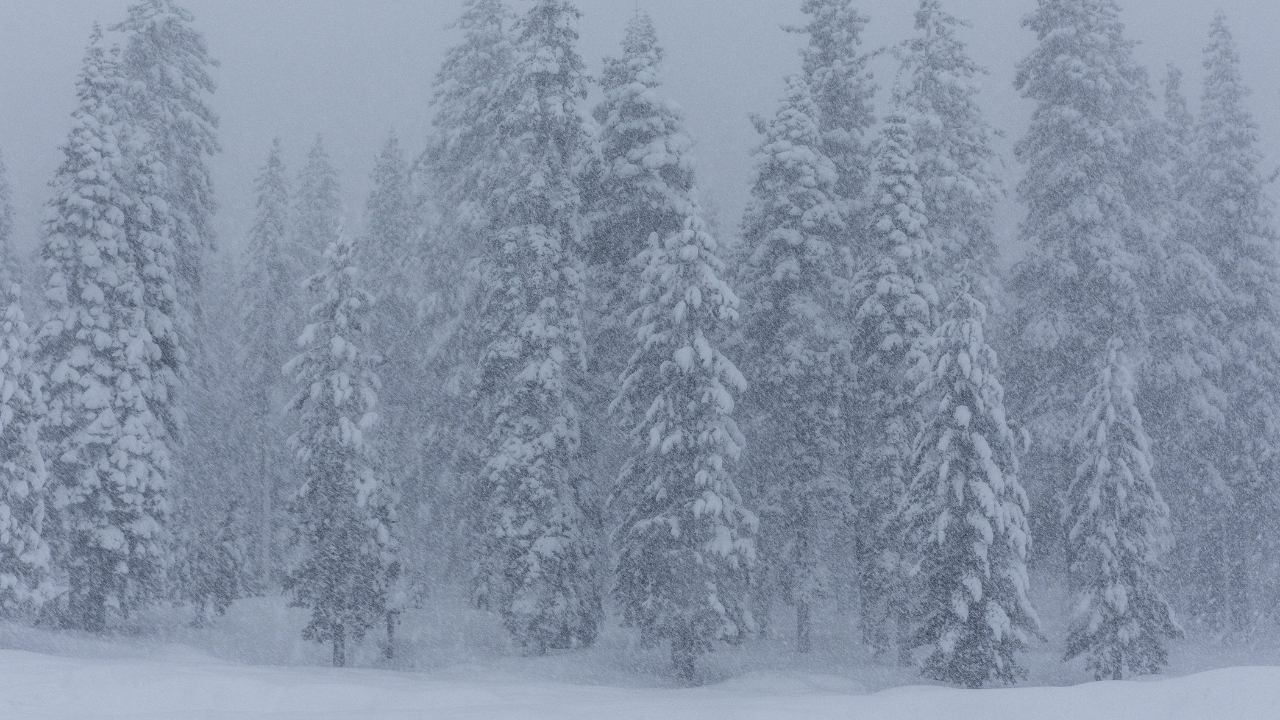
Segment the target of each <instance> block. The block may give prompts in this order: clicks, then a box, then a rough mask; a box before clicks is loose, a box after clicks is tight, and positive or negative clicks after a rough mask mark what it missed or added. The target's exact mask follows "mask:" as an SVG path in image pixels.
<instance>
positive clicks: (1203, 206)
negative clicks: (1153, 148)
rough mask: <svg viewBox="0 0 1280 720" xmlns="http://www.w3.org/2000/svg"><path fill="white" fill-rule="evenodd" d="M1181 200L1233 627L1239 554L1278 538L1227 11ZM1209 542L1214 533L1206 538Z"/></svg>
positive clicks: (1272, 304) (1213, 45)
mask: <svg viewBox="0 0 1280 720" xmlns="http://www.w3.org/2000/svg"><path fill="white" fill-rule="evenodd" d="M1204 67H1205V70H1206V71H1207V74H1206V76H1205V81H1204V94H1203V98H1202V103H1201V111H1200V118H1199V122H1198V123H1197V125H1196V129H1195V137H1196V143H1195V144H1194V145H1193V149H1192V152H1193V159H1192V163H1193V165H1192V168H1191V172H1190V177H1189V182H1188V184H1187V193H1186V200H1187V202H1188V203H1189V204H1190V205H1191V207H1192V209H1193V210H1194V212H1195V216H1196V217H1197V219H1198V220H1199V223H1198V225H1197V226H1196V227H1195V228H1194V230H1195V234H1194V237H1195V239H1196V241H1197V242H1198V247H1199V249H1200V250H1201V252H1202V253H1203V254H1204V255H1205V256H1207V257H1208V258H1210V260H1211V261H1212V262H1213V265H1214V268H1215V269H1216V271H1217V277H1218V279H1219V281H1220V283H1221V286H1220V288H1221V290H1222V291H1223V294H1222V295H1221V296H1220V297H1221V301H1220V304H1219V305H1218V307H1216V308H1215V310H1216V311H1217V312H1215V313H1214V315H1213V318H1214V321H1215V322H1214V323H1213V324H1212V326H1211V327H1212V330H1213V332H1214V334H1215V335H1216V336H1217V338H1218V343H1219V344H1220V347H1222V348H1223V352H1222V354H1221V356H1220V357H1221V359H1222V363H1221V380H1220V388H1221V390H1222V392H1223V394H1224V396H1225V400H1226V412H1225V413H1224V417H1223V420H1224V422H1223V428H1222V432H1221V433H1220V435H1218V436H1217V437H1215V438H1214V439H1215V440H1219V441H1220V442H1219V444H1217V446H1216V448H1215V450H1216V451H1217V452H1216V457H1215V460H1217V462H1218V469H1219V471H1220V472H1221V474H1222V480H1223V481H1224V482H1223V487H1222V488H1221V490H1224V491H1225V492H1223V493H1222V494H1221V495H1220V498H1219V503H1218V504H1217V507H1216V508H1214V509H1215V511H1216V512H1214V513H1213V514H1211V515H1209V516H1208V517H1201V518H1197V522H1199V523H1201V524H1202V525H1203V526H1206V527H1210V528H1214V530H1215V532H1214V533H1213V534H1212V535H1210V536H1209V537H1207V538H1205V540H1206V542H1207V544H1208V545H1209V547H1210V548H1211V549H1212V551H1213V553H1212V554H1214V555H1216V556H1217V557H1216V558H1215V561H1216V562H1215V563H1214V564H1215V565H1216V566H1217V567H1215V568H1213V569H1212V570H1211V572H1210V575H1211V576H1212V577H1214V578H1215V579H1216V580H1217V582H1216V583H1215V586H1214V590H1215V591H1216V592H1217V593H1223V594H1225V597H1222V598H1221V600H1222V601H1221V602H1220V603H1219V606H1220V607H1223V608H1229V615H1230V622H1231V627H1232V628H1233V629H1234V630H1236V631H1240V632H1244V631H1248V630H1249V629H1250V628H1251V627H1252V625H1253V622H1254V610H1253V608H1252V607H1251V602H1250V596H1251V591H1252V590H1253V588H1251V584H1252V583H1251V579H1250V578H1251V572H1250V565H1249V559H1250V557H1254V556H1257V555H1258V554H1259V553H1265V552H1266V551H1265V550H1264V549H1263V548H1262V547H1260V546H1259V544H1258V540H1259V539H1260V538H1262V537H1264V536H1269V537H1271V538H1272V539H1273V540H1272V541H1273V542H1274V541H1275V540H1274V539H1275V538H1276V537H1277V533H1278V532H1280V522H1278V521H1277V518H1278V517H1280V493H1277V490H1276V485H1275V480H1274V478H1275V462H1276V461H1275V454H1276V449H1277V444H1278V443H1280V437H1278V436H1277V433H1280V236H1277V232H1276V227H1275V210H1274V208H1273V206H1272V201H1271V199H1270V196H1269V194H1268V192H1267V189H1266V186H1267V185H1268V183H1269V181H1268V179H1267V178H1266V177H1265V176H1264V175H1263V173H1262V171H1261V169H1260V167H1259V166H1260V165H1261V164H1262V162H1263V160H1262V153H1261V151H1260V150H1259V142H1260V139H1259V134H1258V126H1257V123H1256V122H1255V121H1254V119H1253V116H1252V114H1251V113H1250V111H1249V108H1248V104H1247V97H1248V94H1249V90H1248V88H1247V87H1246V86H1245V84H1244V80H1243V78H1242V77H1241V73H1240V56H1239V54H1238V52H1237V51H1236V47H1235V41H1234V40H1233V39H1232V37H1231V32H1230V29H1229V28H1228V27H1227V21H1226V18H1225V16H1223V15H1221V14H1219V15H1218V16H1217V17H1216V18H1215V19H1214V22H1213V26H1212V29H1211V33H1210V44H1209V46H1208V48H1206V50H1205V59H1204ZM1214 535H1216V536H1217V537H1214Z"/></svg>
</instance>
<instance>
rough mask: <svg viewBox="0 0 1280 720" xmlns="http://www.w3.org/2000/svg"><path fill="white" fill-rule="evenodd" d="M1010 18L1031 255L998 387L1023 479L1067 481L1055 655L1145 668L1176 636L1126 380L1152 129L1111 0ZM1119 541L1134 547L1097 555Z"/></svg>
mask: <svg viewBox="0 0 1280 720" xmlns="http://www.w3.org/2000/svg"><path fill="white" fill-rule="evenodd" d="M1024 23H1025V24H1026V25H1027V26H1028V27H1029V28H1030V29H1031V30H1033V31H1034V32H1035V33H1036V35H1037V37H1038V38H1039V43H1040V44H1039V45H1038V47H1037V48H1036V49H1035V50H1034V51H1033V52H1032V54H1031V55H1030V56H1029V57H1028V58H1026V59H1025V60H1023V61H1022V63H1021V64H1020V65H1019V67H1018V76H1017V87H1018V89H1019V90H1020V91H1021V93H1022V95H1023V97H1026V98H1028V99H1031V100H1034V101H1036V103H1037V107H1036V110H1035V114H1034V115H1033V117H1032V122H1031V127H1030V129H1029V130H1028V132H1027V135H1026V137H1024V138H1023V139H1022V141H1021V142H1019V144H1018V146H1017V153H1018V157H1019V159H1021V160H1022V161H1023V162H1024V163H1026V165H1027V174H1026V177H1025V178H1024V179H1023V181H1022V184H1021V185H1020V186H1019V193H1020V195H1021V196H1022V198H1023V200H1024V201H1025V202H1026V203H1027V204H1028V205H1029V208H1030V211H1029V213H1028V216H1027V219H1026V220H1025V221H1024V223H1023V225H1022V236H1023V240H1024V241H1025V242H1026V243H1027V244H1028V246H1029V247H1030V248H1031V251H1030V255H1029V256H1028V258H1027V259H1025V260H1023V261H1022V262H1021V263H1019V265H1018V266H1017V268H1016V269H1015V289H1016V291H1017V292H1018V294H1019V296H1020V301H1021V311H1020V313H1019V316H1018V317H1017V318H1016V323H1017V332H1018V333H1019V341H1020V348H1021V352H1020V354H1019V356H1018V358H1017V360H1018V366H1017V368H1016V370H1015V372H1014V373H1013V374H1012V377H1013V378H1014V379H1015V380H1016V383H1017V385H1016V387H1017V388H1018V389H1019V390H1020V392H1019V393H1018V399H1019V402H1020V403H1024V405H1023V407H1026V408H1036V409H1037V410H1036V412H1035V415H1034V416H1032V414H1031V412H1030V411H1029V412H1028V415H1029V416H1031V417H1033V419H1034V420H1035V422H1036V426H1037V428H1036V429H1037V430H1038V431H1039V432H1038V441H1039V442H1038V444H1037V447H1038V448H1039V450H1038V452H1037V453H1036V454H1035V455H1033V456H1032V457H1033V458H1035V460H1036V462H1037V463H1038V467H1036V470H1037V471H1038V472H1040V473H1044V474H1045V476H1046V477H1050V478H1059V480H1058V482H1057V485H1058V487H1059V489H1060V491H1061V490H1065V489H1066V487H1065V486H1066V485H1067V484H1068V483H1066V482H1063V481H1065V480H1067V479H1068V478H1071V477H1072V476H1073V475H1074V479H1073V480H1071V481H1070V483H1069V485H1070V490H1069V491H1068V492H1067V493H1066V494H1065V495H1064V496H1063V497H1065V498H1066V500H1067V502H1066V506H1065V507H1064V508H1063V513H1064V515H1063V522H1064V523H1065V526H1066V528H1067V530H1068V535H1067V537H1066V543H1067V547H1066V555H1067V558H1068V565H1069V568H1070V575H1071V585H1072V588H1073V589H1074V591H1075V592H1076V594H1077V611H1078V613H1077V616H1076V619H1075V621H1074V622H1075V624H1074V625H1073V630H1072V636H1071V640H1070V641H1069V643H1068V653H1067V657H1068V658H1074V657H1076V656H1078V655H1081V654H1083V655H1086V656H1087V662H1088V665H1089V667H1090V668H1091V669H1092V670H1093V671H1094V673H1095V674H1096V675H1097V676H1098V677H1120V676H1121V675H1122V674H1123V673H1124V670H1125V668H1128V669H1129V671H1130V672H1153V671H1156V670H1158V669H1159V668H1160V667H1161V666H1162V665H1163V664H1164V659H1165V650H1164V639H1165V638H1166V637H1170V636H1176V635H1178V634H1180V630H1179V629H1178V626H1177V624H1176V623H1175V622H1174V621H1173V618H1172V616H1171V615H1170V614H1169V612H1168V604H1167V603H1166V602H1165V600H1164V598H1163V596H1162V594H1161V592H1160V590H1159V588H1158V586H1157V585H1156V584H1155V583H1154V582H1153V581H1152V578H1153V577H1154V576H1155V573H1156V572H1157V570H1158V562H1157V561H1158V557H1159V552H1158V551H1159V549H1160V548H1161V547H1163V546H1164V545H1165V544H1166V538H1165V537H1164V536H1165V535H1166V534H1167V532H1168V518H1167V509H1165V506H1164V503H1163V501H1161V500H1160V496H1159V493H1158V492H1157V491H1156V489H1155V484H1154V480H1153V478H1152V475H1151V460H1152V456H1151V452H1150V445H1149V442H1148V441H1147V440H1146V436H1145V434H1144V433H1143V432H1142V431H1141V427H1142V423H1141V417H1140V410H1139V407H1138V405H1137V404H1135V399H1134V398H1135V390H1136V387H1137V386H1136V385H1135V384H1134V383H1135V382H1136V380H1135V379H1134V378H1133V377H1132V373H1133V369H1134V368H1135V367H1137V366H1139V365H1140V364H1141V363H1142V361H1143V358H1144V357H1145V355H1146V354H1147V352H1148V345H1147V343H1148V340H1149V337H1150V331H1151V324H1152V317H1151V314H1152V311H1151V303H1152V301H1153V300H1155V299H1156V298H1157V297H1158V285H1157V281H1158V276H1159V270H1160V268H1161V263H1162V261H1163V257H1164V252H1163V248H1164V242H1165V240H1166V236H1167V234H1168V228H1167V226H1166V223H1165V220H1167V217H1166V216H1167V215H1168V213H1167V207H1168V206H1167V200H1168V198H1169V197H1171V192H1170V187H1169V186H1170V182H1169V178H1168V175H1167V173H1166V167H1165V157H1166V154H1165V152H1164V147H1165V146H1164V142H1163V140H1164V137H1165V135H1164V129H1163V128H1162V127H1161V126H1160V124H1159V123H1158V122H1157V121H1156V120H1155V118H1154V117H1153V116H1152V114H1151V111H1150V108H1149V102H1150V100H1151V99H1152V97H1151V95H1152V93H1151V91H1150V89H1149V87H1148V83H1147V76H1146V73H1145V72H1144V71H1143V70H1142V68H1141V67H1139V66H1138V65H1137V64H1136V62H1135V61H1134V59H1133V45H1134V44H1133V42H1132V41H1129V40H1127V39H1125V37H1124V26H1123V24H1122V23H1121V22H1120V20H1119V9H1118V8H1117V7H1116V4H1115V3H1114V2H1113V0H1040V1H1039V5H1038V7H1037V9H1036V11H1035V12H1034V13H1032V14H1031V15H1030V16H1028V17H1027V19H1026V20H1025V21H1024ZM1100 142H1101V143H1103V145H1102V146H1099V143H1100ZM1089 368H1095V371H1094V372H1092V373H1090V372H1088V369H1089ZM1099 379H1101V384H1099ZM1072 398H1084V401H1083V402H1082V403H1081V404H1077V403H1075V402H1072V401H1071V399H1072ZM1099 408H1102V409H1101V410H1100V409H1099ZM1108 408H1110V409H1108ZM1099 412H1101V413H1102V415H1101V416H1100V417H1099V416H1098V413H1099ZM1100 418H1101V419H1100ZM1116 423H1119V425H1117V426H1115V427H1112V426H1113V425H1115V424H1116ZM1071 427H1074V428H1075V432H1074V433H1071V432H1070V431H1068V430H1067V428H1071ZM1100 428H1101V429H1100ZM1126 432H1127V433H1128V435H1129V436H1128V437H1127V438H1126V437H1125V433H1126ZM1073 438H1074V439H1073ZM1088 438H1093V439H1092V440H1090V441H1089V442H1085V441H1084V440H1085V439H1088ZM1129 448H1134V449H1132V450H1131V449H1129ZM1135 453H1136V454H1135ZM1126 454H1127V455H1126ZM1037 456H1038V457H1037ZM1122 460H1124V462H1125V464H1123V465H1121V464H1119V463H1121V461H1122ZM1072 465H1074V466H1075V468H1076V471H1075V472H1074V473H1073V472H1072V471H1071V466H1072ZM1121 538H1131V539H1134V542H1139V544H1138V545H1127V546H1126V548H1125V550H1124V552H1123V553H1121V554H1119V555H1114V556H1110V555H1108V554H1107V553H1108V552H1110V551H1109V550H1108V549H1109V548H1110V549H1112V550H1111V551H1114V548H1115V543H1117V542H1121Z"/></svg>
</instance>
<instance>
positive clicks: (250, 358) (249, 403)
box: [237, 138, 310, 588]
mask: <svg viewBox="0 0 1280 720" xmlns="http://www.w3.org/2000/svg"><path fill="white" fill-rule="evenodd" d="M255 189H256V190H257V195H258V198H257V215H256V217H255V218H254V221H253V227H252V228H251V229H250V230H249V237H248V244H249V247H248V253H247V254H248V258H247V259H246V261H245V263H244V267H242V268H240V281H239V287H238V288H237V290H238V295H239V297H238V298H237V302H238V303H239V305H240V308H239V309H240V331H241V333H242V334H241V338H242V340H241V342H240V349H241V351H240V354H239V357H238V358H237V359H238V361H239V363H240V366H241V368H242V372H241V374H240V394H241V398H242V402H243V403H244V406H245V408H246V409H247V411H248V415H249V422H250V423H252V426H253V429H252V431H251V434H250V436H249V442H250V444H251V446H252V447H253V448H254V450H256V455H257V456H258V457H257V458H256V462H255V463H254V464H255V465H256V466H257V468H256V475H257V478H258V483H259V486H260V487H259V488H258V492H259V498H260V502H255V503H254V506H255V509H254V511H253V512H254V514H255V518H254V519H255V520H256V521H257V526H258V534H259V537H258V539H257V542H258V581H259V582H260V583H261V586H262V587H264V588H266V587H271V586H272V584H273V582H275V581H276V580H278V576H276V575H275V571H276V570H277V568H276V566H275V555H276V553H275V550H274V548H275V545H276V542H275V528H276V527H278V526H279V525H280V523H279V521H280V519H281V515H282V513H281V512H280V510H279V508H280V503H279V502H278V500H279V498H280V496H281V493H282V490H283V488H284V487H285V486H286V484H287V482H286V481H287V479H288V478H289V460H288V457H287V454H286V453H285V452H284V448H285V447H286V446H287V440H288V437H289V433H288V432H285V427H286V426H285V424H284V422H282V418H281V413H280V410H281V408H283V407H284V406H285V404H286V402H287V401H288V399H289V398H290V397H292V391H291V390H289V389H288V388H287V387H286V383H285V379H284V378H282V377H281V375H280V368H282V367H284V364H285V363H286V362H288V361H289V359H290V358H292V357H293V354H294V345H293V343H292V342H290V341H289V338H290V337H291V336H292V335H293V333H294V332H295V331H296V330H297V328H298V327H299V326H302V325H305V320H304V313H303V312H302V311H301V310H300V309H299V308H301V307H302V306H303V305H304V304H305V302H306V300H305V299H304V298H303V297H302V292H301V285H302V281H303V279H304V278H305V277H307V275H306V273H307V272H308V268H309V267H310V265H308V264H305V262H306V260H307V258H305V257H298V256H297V253H290V252H288V250H289V248H290V244H289V243H290V237H291V236H290V232H289V225H290V223H289V181H288V178H287V177H286V175H285V166H284V158H283V157H282V150H281V146H280V140H279V138H277V139H276V140H275V141H274V142H273V143H272V146H271V152H270V154H269V155H268V156H267V162H266V164H265V165H264V166H263V167H262V170H261V171H260V172H259V174H258V179H257V182H256V185H255Z"/></svg>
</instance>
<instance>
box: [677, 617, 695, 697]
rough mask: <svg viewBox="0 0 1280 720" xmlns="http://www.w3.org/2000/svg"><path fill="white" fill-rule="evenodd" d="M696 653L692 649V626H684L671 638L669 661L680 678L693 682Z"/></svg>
mask: <svg viewBox="0 0 1280 720" xmlns="http://www.w3.org/2000/svg"><path fill="white" fill-rule="evenodd" d="M697 659H698V653H697V652H696V650H695V649H694V642H693V628H691V627H684V628H682V629H681V630H680V631H678V633H677V635H676V637H673V638H671V662H672V663H673V664H674V665H675V667H676V672H677V673H679V674H680V678H681V679H682V680H684V681H685V682H688V683H693V681H694V679H695V678H696V676H697V665H696V663H697Z"/></svg>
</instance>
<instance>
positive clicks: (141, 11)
mask: <svg viewBox="0 0 1280 720" xmlns="http://www.w3.org/2000/svg"><path fill="white" fill-rule="evenodd" d="M193 21H194V16H193V15H192V14H191V13H190V12H189V11H188V10H186V9H184V8H182V7H180V6H179V5H177V4H176V3H175V2H173V0H142V1H141V2H138V3H137V4H135V5H132V6H130V7H129V16H128V19H127V20H125V21H124V22H122V23H120V24H119V25H116V26H113V27H112V28H111V29H112V30H121V31H124V32H125V33H126V34H127V36H128V41H127V43H126V45H125V50H124V55H123V57H122V58H121V64H122V68H123V71H124V74H125V76H126V77H127V78H128V79H129V81H130V82H132V83H135V84H137V85H138V86H139V88H140V90H139V91H135V96H136V100H137V101H136V102H135V103H134V109H133V114H134V116H135V120H134V121H135V122H137V123H139V124H140V125H142V126H143V127H145V128H146V131H147V133H148V134H149V137H150V139H149V142H148V149H149V150H150V151H151V152H152V153H154V154H155V157H156V159H157V160H158V161H159V162H160V163H161V164H162V165H163V167H164V168H165V176H166V179H165V183H164V186H163V188H162V190H161V192H160V196H161V197H162V198H164V201H165V203H166V205H167V206H168V212H169V214H170V216H171V218H172V222H171V227H170V230H169V232H170V235H171V237H172V240H173V243H174V248H175V258H176V262H177V265H176V267H175V268H174V271H175V278H174V283H175V286H176V288H177V290H178V295H179V297H178V304H179V306H180V307H182V308H184V309H185V310H186V311H187V312H195V311H196V310H197V306H198V303H197V302H196V293H197V292H198V290H199V287H200V279H201V275H202V273H203V264H204V259H205V253H206V251H208V250H211V249H212V248H213V244H214V231H213V213H214V211H215V210H216V209H217V204H216V203H215V201H214V197H213V179H212V174H211V172H210V170H209V164H208V161H209V159H210V158H212V157H213V155H215V154H217V153H218V152H219V150H220V147H219V145H218V116H217V114H216V113H214V111H213V109H212V107H211V106H210V100H211V98H212V96H213V93H214V91H215V90H216V89H217V84H216V83H215V82H214V79H213V76H212V70H213V68H215V67H217V65H218V62H217V61H216V60H214V59H213V58H211V57H210V56H209V47H208V43H207V42H206V41H205V38H204V36H203V35H202V34H201V33H200V32H199V31H197V30H195V29H194V28H192V26H191V25H192V22H193ZM178 319H179V318H175V320H178ZM183 320H185V319H183ZM178 332H179V334H180V335H181V336H183V338H182V339H183V341H184V346H186V345H190V344H192V343H193V342H195V341H194V339H193V338H190V337H188V336H189V334H190V332H191V328H188V327H184V326H179V328H178Z"/></svg>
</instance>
